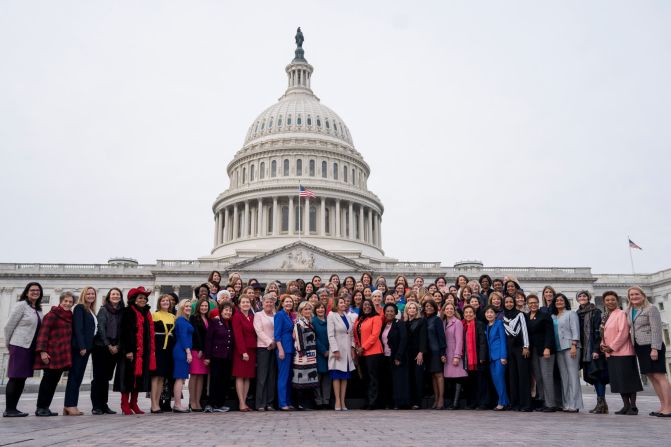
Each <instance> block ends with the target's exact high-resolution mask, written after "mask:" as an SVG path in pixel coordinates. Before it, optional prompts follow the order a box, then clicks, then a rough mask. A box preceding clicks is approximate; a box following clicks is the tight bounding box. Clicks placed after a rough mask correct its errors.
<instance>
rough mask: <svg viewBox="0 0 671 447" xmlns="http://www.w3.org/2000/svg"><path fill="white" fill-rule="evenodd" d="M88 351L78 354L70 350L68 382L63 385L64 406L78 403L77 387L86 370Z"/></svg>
mask: <svg viewBox="0 0 671 447" xmlns="http://www.w3.org/2000/svg"><path fill="white" fill-rule="evenodd" d="M89 355H90V353H89V352H87V353H86V354H84V355H81V354H79V351H75V350H74V349H73V351H72V367H71V368H70V372H69V373H68V383H67V385H66V386H65V402H64V405H63V406H65V407H76V406H77V405H78V404H79V387H80V386H81V384H82V381H83V380H84V371H86V364H87V363H88V362H89Z"/></svg>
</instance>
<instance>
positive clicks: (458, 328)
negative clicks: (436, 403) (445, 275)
mask: <svg viewBox="0 0 671 447" xmlns="http://www.w3.org/2000/svg"><path fill="white" fill-rule="evenodd" d="M442 316H443V327H444V328H445V341H446V342H447V347H446V348H445V358H446V360H445V366H444V368H443V376H444V377H445V378H446V379H448V386H451V385H450V384H452V385H454V398H453V399H452V402H451V403H448V404H447V409H448V410H457V409H458V408H459V395H460V394H461V381H462V380H463V378H464V377H467V376H468V373H467V372H466V369H465V368H464V325H463V324H461V321H460V320H459V318H458V314H457V311H456V308H455V307H454V304H452V303H447V304H445V306H444V307H443V315H442Z"/></svg>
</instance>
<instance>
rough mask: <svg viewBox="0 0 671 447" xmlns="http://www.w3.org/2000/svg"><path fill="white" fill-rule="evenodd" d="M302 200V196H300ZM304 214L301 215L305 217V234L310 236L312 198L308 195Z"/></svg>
mask: <svg viewBox="0 0 671 447" xmlns="http://www.w3.org/2000/svg"><path fill="white" fill-rule="evenodd" d="M298 200H299V202H300V200H301V199H300V197H299V198H298ZM303 211H305V213H303V215H302V216H301V217H302V218H303V235H305V236H309V235H310V198H309V197H306V198H305V206H304V207H303Z"/></svg>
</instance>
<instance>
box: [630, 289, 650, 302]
mask: <svg viewBox="0 0 671 447" xmlns="http://www.w3.org/2000/svg"><path fill="white" fill-rule="evenodd" d="M632 290H637V291H638V292H639V293H640V294H641V295H643V304H642V305H641V307H648V306H650V301H649V300H648V295H646V294H645V292H644V291H643V289H641V288H640V287H639V286H631V287H629V288H628V289H627V302H628V306H629V307H631V302H629V292H630V291H632Z"/></svg>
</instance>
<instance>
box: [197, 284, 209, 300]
mask: <svg viewBox="0 0 671 447" xmlns="http://www.w3.org/2000/svg"><path fill="white" fill-rule="evenodd" d="M203 287H205V289H207V294H208V295H209V294H210V288H209V287H208V285H207V284H205V283H203V284H201V285H199V286H196V287H194V288H193V296H194V297H195V298H196V299H198V295H200V289H202V288H203Z"/></svg>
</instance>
